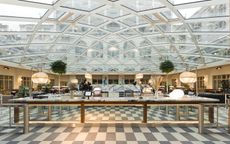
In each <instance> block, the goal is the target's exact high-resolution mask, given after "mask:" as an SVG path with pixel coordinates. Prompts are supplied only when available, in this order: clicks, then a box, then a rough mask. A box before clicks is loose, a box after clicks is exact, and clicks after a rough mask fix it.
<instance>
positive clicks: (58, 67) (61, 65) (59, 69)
mask: <svg viewBox="0 0 230 144" xmlns="http://www.w3.org/2000/svg"><path fill="white" fill-rule="evenodd" d="M50 67H51V71H52V72H54V73H57V74H58V87H59V88H58V90H59V93H60V75H62V74H64V73H66V63H65V62H63V61H61V60H57V61H55V62H53V63H51V65H50Z"/></svg>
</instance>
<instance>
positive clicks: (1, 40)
mask: <svg viewBox="0 0 230 144" xmlns="http://www.w3.org/2000/svg"><path fill="white" fill-rule="evenodd" d="M30 36H31V35H28V34H7V35H0V45H7V44H25V43H27V42H28V40H29V38H30Z"/></svg>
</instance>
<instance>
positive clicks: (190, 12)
mask: <svg viewBox="0 0 230 144" xmlns="http://www.w3.org/2000/svg"><path fill="white" fill-rule="evenodd" d="M179 12H180V13H181V15H182V16H183V17H184V18H186V19H189V18H205V17H218V16H227V15H228V12H227V8H226V4H222V5H212V6H207V7H195V8H187V9H179Z"/></svg>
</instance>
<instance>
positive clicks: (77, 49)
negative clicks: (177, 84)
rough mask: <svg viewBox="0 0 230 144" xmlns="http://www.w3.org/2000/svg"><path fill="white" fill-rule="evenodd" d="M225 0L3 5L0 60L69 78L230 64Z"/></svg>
mask: <svg viewBox="0 0 230 144" xmlns="http://www.w3.org/2000/svg"><path fill="white" fill-rule="evenodd" d="M229 9H230V8H229V0H132V2H130V0H13V1H6V0H5V1H2V2H0V60H1V61H6V62H10V63H11V64H15V66H17V65H23V66H27V67H41V65H43V69H47V70H49V68H50V66H49V65H50V63H51V62H53V61H55V60H63V61H65V62H66V63H67V73H72V74H73V73H74V74H76V73H86V72H89V73H121V72H122V73H139V72H142V73H160V70H159V64H160V62H162V61H164V60H165V59H169V60H171V61H172V62H173V63H175V68H176V70H175V71H184V70H185V69H186V68H190V69H194V68H202V67H204V66H209V65H210V66H211V65H214V64H217V63H218V64H225V63H226V62H228V61H229V59H230V47H229V46H230V35H229V28H230V25H229V21H230V20H229Z"/></svg>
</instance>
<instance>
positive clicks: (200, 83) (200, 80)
mask: <svg viewBox="0 0 230 144" xmlns="http://www.w3.org/2000/svg"><path fill="white" fill-rule="evenodd" d="M197 86H198V89H205V85H204V76H200V77H197Z"/></svg>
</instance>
